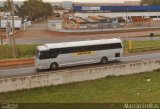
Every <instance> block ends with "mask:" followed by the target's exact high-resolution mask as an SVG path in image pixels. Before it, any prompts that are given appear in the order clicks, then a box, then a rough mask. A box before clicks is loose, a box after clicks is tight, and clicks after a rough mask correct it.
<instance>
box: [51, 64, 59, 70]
mask: <svg viewBox="0 0 160 109" xmlns="http://www.w3.org/2000/svg"><path fill="white" fill-rule="evenodd" d="M50 69H51V70H57V69H58V64H57V63H56V62H54V63H52V64H51V66H50Z"/></svg>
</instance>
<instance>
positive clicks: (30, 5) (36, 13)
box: [16, 0, 52, 21]
mask: <svg viewBox="0 0 160 109" xmlns="http://www.w3.org/2000/svg"><path fill="white" fill-rule="evenodd" d="M16 9H17V11H16V14H17V15H19V16H21V17H22V18H25V17H27V18H28V19H30V20H32V21H36V20H37V19H39V18H46V17H48V16H50V15H51V14H52V6H51V4H49V3H44V2H42V1H41V0H28V1H24V2H23V5H21V6H20V7H19V6H18V5H16Z"/></svg>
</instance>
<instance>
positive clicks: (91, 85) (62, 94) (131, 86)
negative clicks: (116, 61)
mask: <svg viewBox="0 0 160 109" xmlns="http://www.w3.org/2000/svg"><path fill="white" fill-rule="evenodd" d="M159 78H160V70H157V71H154V72H146V73H141V74H134V75H127V76H119V77H114V76H111V77H106V78H104V79H100V80H94V81H87V82H80V83H71V84H66V85H59V86H50V87H44V88H35V89H31V90H23V91H16V92H8V93H0V102H9V103H126V102H127V103H158V102H160V96H159V95H160V85H159V83H160V79H159Z"/></svg>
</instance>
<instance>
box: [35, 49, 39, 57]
mask: <svg viewBox="0 0 160 109" xmlns="http://www.w3.org/2000/svg"><path fill="white" fill-rule="evenodd" d="M39 54H40V52H39V51H38V50H36V52H35V57H36V58H37V59H39Z"/></svg>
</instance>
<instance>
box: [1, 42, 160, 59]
mask: <svg viewBox="0 0 160 109" xmlns="http://www.w3.org/2000/svg"><path fill="white" fill-rule="evenodd" d="M123 44H124V50H125V53H137V52H145V51H154V50H160V40H149V41H132V47H133V49H131V50H128V42H127V41H124V42H123ZM38 45H39V44H23V45H17V46H16V47H17V58H28V57H33V56H34V52H35V48H36V46H38ZM149 46H153V48H151V49H146V48H147V47H149ZM154 46H159V47H158V48H155V47H154ZM139 47H142V49H137V48H139ZM143 48H145V49H143ZM11 58H12V46H10V45H0V59H11Z"/></svg>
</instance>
